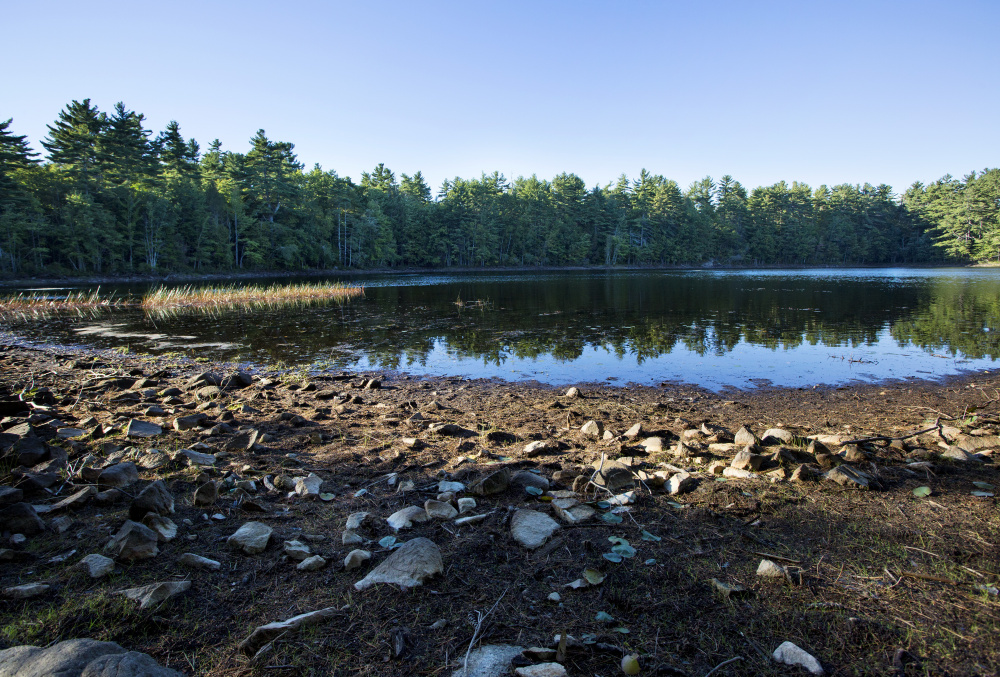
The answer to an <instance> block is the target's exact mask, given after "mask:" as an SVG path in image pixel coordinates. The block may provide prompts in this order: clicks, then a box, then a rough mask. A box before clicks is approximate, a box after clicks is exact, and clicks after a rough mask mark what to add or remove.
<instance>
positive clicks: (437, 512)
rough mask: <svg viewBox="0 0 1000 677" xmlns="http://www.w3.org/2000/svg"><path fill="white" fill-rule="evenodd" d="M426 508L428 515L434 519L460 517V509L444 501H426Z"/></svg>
mask: <svg viewBox="0 0 1000 677" xmlns="http://www.w3.org/2000/svg"><path fill="white" fill-rule="evenodd" d="M424 510H426V511H427V516H428V517H431V518H434V519H439V520H450V519H455V518H456V517H458V510H457V509H456V508H455V506H453V505H451V504H450V503H445V502H443V501H433V500H427V501H424Z"/></svg>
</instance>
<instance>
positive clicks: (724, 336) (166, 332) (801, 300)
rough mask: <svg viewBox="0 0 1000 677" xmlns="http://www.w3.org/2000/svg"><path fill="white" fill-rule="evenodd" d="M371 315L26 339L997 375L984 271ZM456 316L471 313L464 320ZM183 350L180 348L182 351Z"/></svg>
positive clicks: (502, 287) (353, 310) (72, 330)
mask: <svg viewBox="0 0 1000 677" xmlns="http://www.w3.org/2000/svg"><path fill="white" fill-rule="evenodd" d="M364 284H365V287H366V292H365V298H364V299H356V300H353V301H352V302H350V303H346V304H341V303H322V302H320V303H311V304H308V305H304V306H296V307H288V308H257V309H253V310H235V311H225V312H222V311H220V312H217V313H213V314H212V315H210V316H197V315H185V314H181V315H176V316H152V315H147V314H143V313H142V312H141V311H135V310H117V311H111V312H113V313H114V314H113V316H112V317H105V318H103V319H99V320H97V319H88V318H84V317H75V318H69V317H64V318H53V319H51V320H47V321H44V322H36V323H26V324H24V325H21V326H18V327H16V328H15V330H16V331H18V332H20V333H23V334H27V335H30V336H34V337H36V338H40V337H42V336H47V337H49V339H50V340H58V341H68V342H73V343H86V344H88V345H96V346H100V347H114V346H121V345H130V346H132V347H133V348H135V349H139V350H150V351H163V350H186V349H192V348H193V347H194V345H195V344H197V345H198V346H199V348H198V349H197V352H198V353H199V354H206V355H207V354H211V355H212V356H214V357H221V358H225V359H238V360H242V361H252V362H266V363H276V362H281V363H284V364H302V363H316V364H317V365H321V366H324V367H331V368H341V367H362V368H379V369H399V370H406V371H412V372H428V373H448V374H462V375H467V376H473V377H476V376H498V377H502V378H509V379H536V380H540V381H543V382H548V383H570V382H579V381H593V380H603V379H606V378H616V379H618V380H619V381H622V382H625V381H635V382H640V383H654V382H657V381H662V380H682V381H687V382H694V383H700V384H702V385H705V386H707V387H712V388H720V387H723V386H727V385H734V386H745V385H747V384H749V383H754V382H758V381H759V380H761V379H765V380H768V381H770V382H772V383H775V384H777V385H795V386H799V385H809V384H815V383H841V382H845V381H849V380H854V379H862V380H869V379H880V378H889V377H896V378H903V377H912V376H940V375H944V374H949V373H955V372H956V371H958V370H960V369H967V368H985V367H991V366H992V360H993V359H995V358H996V356H997V354H998V346H997V341H998V340H1000V336H998V333H997V332H998V331H1000V327H998V326H997V323H998V316H1000V275H998V274H996V273H993V272H991V271H965V270H956V271H905V270H901V271H835V272H831V271H821V272H804V273H788V272H783V273H777V272H768V273H714V272H703V271H689V272H668V273H664V272H630V273H553V274H527V275H525V274H520V275H518V274H508V275H488V276H476V275H461V276H452V277H449V276H434V277H433V278H430V277H428V276H407V277H405V278H398V277H397V278H385V277H381V278H380V277H376V278H371V279H369V280H365V281H364ZM459 301H461V302H460V303H459ZM179 345H181V346H186V347H185V348H178V346H179Z"/></svg>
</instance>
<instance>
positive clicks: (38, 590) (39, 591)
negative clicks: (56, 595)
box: [3, 583, 51, 599]
mask: <svg viewBox="0 0 1000 677" xmlns="http://www.w3.org/2000/svg"><path fill="white" fill-rule="evenodd" d="M50 587H51V586H49V585H46V584H45V583H25V584H24V585H15V586H12V587H10V588H4V589H3V595H4V597H10V598H11V599H31V598H32V597H39V596H41V595H44V594H45V593H46V592H48V591H49V588H50Z"/></svg>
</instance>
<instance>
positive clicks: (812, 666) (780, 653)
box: [771, 642, 826, 675]
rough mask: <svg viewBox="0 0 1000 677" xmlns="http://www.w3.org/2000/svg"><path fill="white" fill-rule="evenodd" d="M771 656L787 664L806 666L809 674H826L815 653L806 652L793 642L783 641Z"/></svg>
mask: <svg viewBox="0 0 1000 677" xmlns="http://www.w3.org/2000/svg"><path fill="white" fill-rule="evenodd" d="M771 657H772V658H774V660H776V661H777V662H779V663H784V664H785V665H791V666H795V667H800V668H805V669H806V670H808V671H809V674H812V675H823V674H826V673H825V672H824V671H823V666H822V665H820V664H819V661H818V660H816V658H815V657H814V656H813V655H811V654H809V653H806V652H805V651H803V650H802V649H800V648H799V647H797V646H795V645H794V644H792V643H791V642H782V643H781V645H780V646H779V647H778V648H777V649H775V650H774V653H773V654H772V655H771Z"/></svg>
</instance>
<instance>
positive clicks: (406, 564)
mask: <svg viewBox="0 0 1000 677" xmlns="http://www.w3.org/2000/svg"><path fill="white" fill-rule="evenodd" d="M443 572H444V563H443V562H442V561H441V550H440V549H439V548H438V547H437V545H435V544H434V542H433V541H431V540H429V539H427V538H414V539H413V540H410V541H407V542H406V543H404V544H403V545H401V546H400V547H399V548H397V549H395V550H393V551H392V553H391V554H390V555H389V556H388V557H387V558H386V559H385V560H384V561H383V562H382V563H381V564H379V565H378V566H377V567H375V568H374V569H372V571H371V572H370V573H369V574H368V575H367V576H365V577H364V578H363V579H362V580H360V581H358V582H357V583H355V584H354V588H355V589H356V590H364V589H366V588H368V587H371V586H372V585H375V584H377V583H389V584H394V585H398V586H400V587H401V588H403V589H404V590H405V589H408V588H413V587H416V586H418V585H423V582H424V581H425V580H427V579H428V578H430V577H431V576H435V575H437V574H440V573H443Z"/></svg>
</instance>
